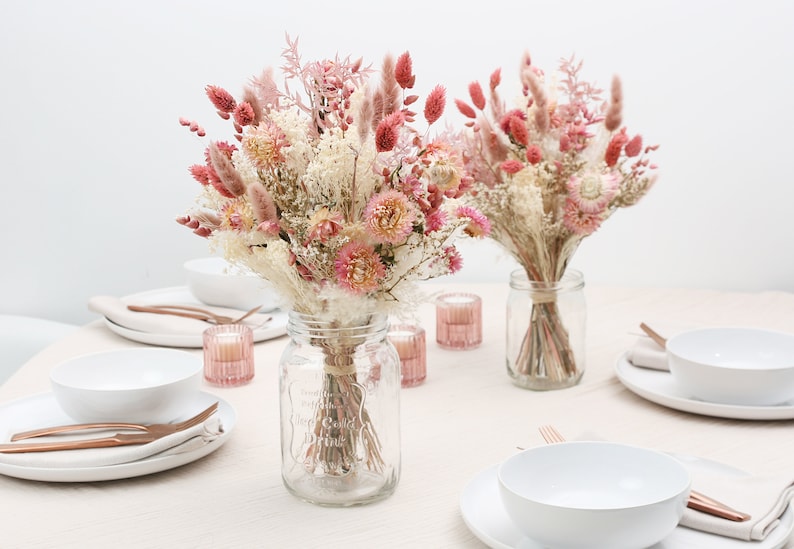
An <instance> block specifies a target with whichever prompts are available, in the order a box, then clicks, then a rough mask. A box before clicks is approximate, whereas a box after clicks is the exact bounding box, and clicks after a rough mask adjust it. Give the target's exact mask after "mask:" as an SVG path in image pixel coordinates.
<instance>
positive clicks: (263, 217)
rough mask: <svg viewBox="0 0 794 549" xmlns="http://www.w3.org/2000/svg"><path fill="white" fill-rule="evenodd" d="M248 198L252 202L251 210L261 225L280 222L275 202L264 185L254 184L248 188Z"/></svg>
mask: <svg viewBox="0 0 794 549" xmlns="http://www.w3.org/2000/svg"><path fill="white" fill-rule="evenodd" d="M248 198H249V200H250V201H251V209H252V210H253V212H254V217H256V220H257V221H258V222H259V223H263V222H265V221H278V210H276V204H275V202H273V197H272V196H270V193H269V192H267V189H266V188H265V186H264V185H261V184H259V183H254V184H252V185H250V186H249V187H248Z"/></svg>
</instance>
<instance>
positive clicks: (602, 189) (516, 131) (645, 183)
mask: <svg viewBox="0 0 794 549" xmlns="http://www.w3.org/2000/svg"><path fill="white" fill-rule="evenodd" d="M581 68H582V63H581V62H576V61H575V59H574V58H573V57H571V58H569V59H563V60H561V61H560V65H559V70H558V71H557V72H555V73H554V74H551V75H546V74H545V73H544V71H543V70H541V69H540V68H539V67H537V66H535V65H533V64H532V62H531V59H530V57H529V54H524V56H523V58H522V60H521V64H520V82H521V85H522V90H521V92H522V93H521V94H520V96H519V99H518V101H517V103H516V104H515V105H514V106H512V107H508V106H506V105H505V103H504V102H503V100H502V99H501V97H500V95H499V92H498V87H499V85H500V81H501V72H500V70H496V71H495V72H493V73H492V74H491V77H490V81H489V83H488V86H487V89H483V87H482V86H481V85H480V84H479V83H478V82H472V83H471V84H470V85H469V90H468V91H469V98H470V102H469V101H464V100H461V99H458V100H456V105H457V107H458V110H459V111H460V112H461V113H462V114H463V115H464V116H465V117H466V118H467V119H468V121H467V124H466V125H467V126H468V127H469V128H470V130H471V131H468V132H465V139H466V140H467V167H468V168H469V170H470V171H471V173H472V175H473V177H474V179H475V187H474V197H473V199H472V200H473V204H474V205H476V206H477V207H479V208H480V209H481V210H482V212H483V213H484V214H485V215H486V216H487V217H488V219H489V220H490V222H491V227H492V231H491V235H490V236H491V238H493V239H494V240H495V241H497V242H498V243H499V244H501V245H502V246H503V247H504V248H505V249H506V250H507V251H508V252H509V253H510V254H511V255H512V256H513V257H514V258H515V259H516V260H517V261H518V263H519V264H520V265H521V266H522V267H523V268H524V270H525V271H526V275H527V277H528V279H529V280H530V281H533V282H540V283H548V284H554V283H556V282H558V281H560V280H561V279H562V276H563V274H564V273H565V270H566V267H567V266H568V263H569V261H570V259H571V257H572V256H573V254H574V252H575V251H576V249H577V247H578V246H579V243H580V242H581V241H582V239H583V238H585V237H586V236H588V235H590V234H592V233H593V232H594V231H596V229H598V227H599V226H600V225H601V224H602V223H603V222H604V221H605V220H606V219H607V218H608V217H609V216H610V215H612V214H613V213H614V212H615V211H617V210H618V208H623V207H627V206H631V205H633V204H635V203H636V202H637V201H638V200H639V199H640V198H641V197H642V196H643V195H645V193H647V192H648V190H649V189H650V188H651V186H652V185H653V183H654V180H655V172H654V170H655V166H654V165H653V164H651V163H650V160H649V159H648V154H649V153H650V152H651V151H653V150H655V149H656V146H647V145H645V144H643V140H642V137H641V136H640V135H638V134H631V133H629V131H628V130H627V129H626V127H625V126H623V125H622V104H623V94H622V90H621V82H620V80H619V78H618V77H615V78H614V79H613V80H612V86H611V93H610V98H609V100H604V99H602V90H600V89H598V88H597V87H596V86H594V85H593V84H591V83H588V82H586V81H583V80H582V79H581V77H580V72H581ZM511 360H514V361H515V362H514V364H513V366H514V367H515V369H516V373H517V374H518V375H533V374H536V375H545V376H550V377H552V378H554V377H559V378H567V377H569V376H572V375H576V371H577V370H576V364H575V362H574V360H573V356H572V353H571V352H570V349H569V347H568V338H567V334H566V332H565V327H564V325H563V323H562V322H561V320H560V318H559V314H558V313H557V311H556V304H555V302H553V301H551V302H548V303H543V304H538V305H535V306H534V307H533V311H532V314H531V322H530V326H529V327H528V329H527V333H526V337H525V338H524V342H523V345H522V346H521V352H520V353H519V356H518V357H508V361H509V362H510V361H511Z"/></svg>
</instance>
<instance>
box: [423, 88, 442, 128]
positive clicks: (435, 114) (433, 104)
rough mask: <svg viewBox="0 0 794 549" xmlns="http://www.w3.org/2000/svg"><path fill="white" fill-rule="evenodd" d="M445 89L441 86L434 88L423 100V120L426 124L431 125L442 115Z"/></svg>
mask: <svg viewBox="0 0 794 549" xmlns="http://www.w3.org/2000/svg"><path fill="white" fill-rule="evenodd" d="M446 102H447V100H446V89H445V88H444V87H443V86H436V87H435V88H433V89H432V90H430V93H429V94H428V96H427V99H426V100H425V113H424V114H425V120H427V123H428V124H432V123H433V122H435V121H436V120H438V119H439V118H441V115H442V114H444V107H445V106H446Z"/></svg>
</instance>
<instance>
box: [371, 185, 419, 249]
mask: <svg viewBox="0 0 794 549" xmlns="http://www.w3.org/2000/svg"><path fill="white" fill-rule="evenodd" d="M415 220H416V211H415V209H414V208H413V207H412V206H411V203H410V202H409V201H408V198H407V197H406V196H405V195H404V194H403V193H401V192H399V191H395V190H388V191H384V192H381V193H379V194H376V195H375V196H373V197H372V198H371V199H370V200H369V203H368V204H367V207H366V208H365V209H364V223H365V226H366V228H367V234H368V235H369V236H370V237H371V238H372V239H373V240H374V241H375V242H379V243H381V244H386V243H389V244H400V243H401V242H404V241H405V239H406V238H408V235H409V234H411V231H412V230H413V224H414V221H415Z"/></svg>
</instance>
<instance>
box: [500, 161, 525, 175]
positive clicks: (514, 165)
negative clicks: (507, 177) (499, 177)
mask: <svg viewBox="0 0 794 549" xmlns="http://www.w3.org/2000/svg"><path fill="white" fill-rule="evenodd" d="M499 167H500V168H501V169H502V171H503V172H505V173H509V174H514V173H518V172H520V171H521V170H523V169H524V164H523V163H522V162H519V161H518V160H514V159H510V160H505V161H504V162H502V163H501V164H499Z"/></svg>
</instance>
